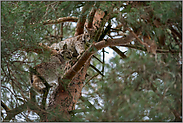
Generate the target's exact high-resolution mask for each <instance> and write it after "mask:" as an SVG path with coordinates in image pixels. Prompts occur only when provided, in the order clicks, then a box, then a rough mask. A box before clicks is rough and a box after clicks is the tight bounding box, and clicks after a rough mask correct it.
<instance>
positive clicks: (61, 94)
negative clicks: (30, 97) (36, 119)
mask: <svg viewBox="0 0 183 123" xmlns="http://www.w3.org/2000/svg"><path fill="white" fill-rule="evenodd" d="M89 64H90V58H89V59H88V60H87V61H86V63H85V64H84V65H83V67H82V68H81V69H80V70H79V72H78V73H77V74H76V75H75V76H74V77H73V78H72V80H71V81H70V84H69V85H68V88H67V90H65V89H64V88H63V85H62V84H60V86H58V87H57V88H56V90H55V91H54V92H53V93H52V95H51V96H50V102H49V108H48V112H51V113H53V114H54V111H55V113H58V112H59V114H56V115H53V117H49V118H47V120H48V121H70V118H71V116H70V114H69V111H72V110H74V109H75V104H76V103H77V101H78V99H79V98H80V96H81V91H82V88H83V84H84V81H85V76H86V71H87V69H88V67H89ZM58 109H59V111H58ZM49 115H50V114H49Z"/></svg>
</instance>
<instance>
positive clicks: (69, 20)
mask: <svg viewBox="0 0 183 123" xmlns="http://www.w3.org/2000/svg"><path fill="white" fill-rule="evenodd" d="M77 21H78V18H77V17H62V18H58V19H56V20H47V21H45V22H43V25H48V24H58V23H62V22H77Z"/></svg>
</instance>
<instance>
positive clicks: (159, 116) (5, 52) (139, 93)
mask: <svg viewBox="0 0 183 123" xmlns="http://www.w3.org/2000/svg"><path fill="white" fill-rule="evenodd" d="M86 3H87V2H83V1H78V2H75V1H64V2H63V1H54V2H53V1H16V2H13V1H2V2H1V100H2V101H3V102H4V103H5V104H6V105H7V106H8V107H9V108H10V109H13V108H16V107H19V106H20V105H21V104H24V101H27V99H29V90H30V84H29V81H30V80H29V79H30V78H29V70H28V68H29V67H30V66H31V67H34V66H35V65H38V64H40V63H41V62H45V61H47V60H48V59H49V57H50V52H43V53H42V52H41V53H40V52H38V50H40V49H41V47H40V46H38V43H40V42H43V40H46V36H50V37H51V36H53V37H52V39H50V38H49V39H47V41H48V44H52V43H54V42H58V41H61V40H60V39H59V38H57V37H56V36H60V35H61V34H60V31H59V30H60V28H61V27H60V26H61V25H60V24H55V25H54V26H53V25H43V24H42V23H43V22H44V21H46V20H49V19H50V20H54V19H58V18H60V17H68V16H74V17H80V16H81V15H80V13H81V10H82V7H83V6H84V5H85V4H86ZM95 3H96V4H98V6H94V5H95ZM90 4H91V5H93V6H94V7H96V8H100V9H101V10H103V11H106V12H107V13H108V14H109V15H110V18H111V23H112V28H115V27H116V26H117V25H118V24H120V23H121V21H120V20H119V19H121V18H120V17H121V16H123V17H124V20H125V21H124V24H126V25H123V26H124V27H120V28H119V29H118V30H117V31H119V30H120V31H123V30H126V28H125V27H130V28H132V29H133V31H134V32H135V29H138V28H141V30H142V33H141V35H140V36H139V38H140V39H141V40H142V41H144V40H143V36H144V35H147V34H149V35H150V37H151V39H153V40H155V42H156V45H157V48H158V51H159V52H160V51H161V50H163V51H164V50H165V51H167V52H165V53H162V54H161V53H157V59H155V57H154V56H153V55H152V54H150V53H148V52H146V51H144V49H145V47H144V46H142V45H140V44H139V43H137V40H134V41H133V43H132V44H129V45H130V46H131V47H133V48H134V49H132V48H130V47H128V50H127V52H126V53H125V55H126V56H127V58H126V59H122V58H121V57H120V56H119V55H118V54H116V53H115V54H114V57H112V58H111V59H109V60H108V62H107V61H104V62H105V64H104V73H103V74H104V75H105V77H102V76H101V75H100V74H98V73H97V72H96V71H95V70H94V69H93V68H91V67H90V68H89V69H88V71H87V73H88V77H87V79H86V80H85V85H84V88H83V90H82V92H83V93H82V96H83V97H85V98H86V100H87V101H86V102H84V101H82V100H79V101H78V103H77V106H76V110H75V111H76V112H77V111H78V112H77V113H73V114H72V115H71V117H72V118H71V121H78V122H79V121H82V122H86V121H101V122H102V121H118V122H121V121H176V120H177V119H176V118H177V117H176V115H175V113H177V114H179V115H180V116H181V114H182V105H181V104H182V100H181V96H182V95H181V93H182V81H181V80H182V53H181V52H182V49H181V47H182V43H181V42H182V39H180V38H179V35H178V34H180V35H181V34H182V2H181V1H179V2H174V1H172V2H169V1H166V2H159V1H154V2H153V1H150V2H149V1H148V2H137V3H134V2H123V1H115V2H111V1H106V2H90ZM113 7H114V9H113V10H112V8H113ZM147 8H152V10H153V11H152V13H148V12H147ZM89 13H90V10H88V11H86V12H85V13H84V14H87V15H89ZM142 15H150V16H151V18H150V19H149V20H148V19H147V20H145V19H143V18H142ZM157 18H158V19H159V20H158V21H159V22H160V25H159V26H157V25H155V24H154V20H156V19H157ZM108 22H109V21H108ZM104 25H105V24H104ZM170 27H173V28H174V30H175V32H173V31H172V30H171V28H170ZM110 31H111V32H112V31H113V30H112V29H111V30H110ZM115 31H116V30H115ZM74 33H75V25H74V24H73V23H70V22H65V23H64V25H63V36H64V37H63V40H64V39H66V38H68V37H72V36H73V35H74ZM117 33H119V32H117ZM123 33H127V34H128V33H129V32H128V31H124V32H123ZM54 36H55V37H56V38H55V37H54ZM110 36H111V35H108V37H107V35H106V37H107V38H111V37H110ZM161 36H162V37H163V36H164V37H165V38H164V39H163V41H164V44H163V43H162V42H161V40H160V37H161ZM181 36H182V35H181ZM106 37H105V39H106ZM124 37H125V36H124ZM140 46H141V47H140ZM138 47H140V48H138ZM95 50H96V49H95ZM141 50H143V51H141ZM173 51H176V52H173ZM107 52H108V51H107V50H106V51H105V53H107ZM95 56H97V58H99V59H100V60H101V61H103V57H102V52H98V54H95ZM91 64H92V65H93V66H95V67H96V68H97V69H98V70H103V64H102V63H101V62H99V61H98V60H96V59H95V58H92V61H91ZM36 100H37V102H38V104H40V102H41V100H42V98H41V97H40V95H37V97H36ZM37 102H35V103H37ZM55 112H59V108H58V110H55V111H53V112H49V113H50V115H48V118H52V117H53V115H55ZM30 114H31V116H30V115H29V116H30V117H29V118H30V119H28V118H27V116H26V115H27V112H26V111H24V112H21V113H20V114H18V115H16V117H15V118H14V119H12V120H11V121H14V122H16V121H17V122H19V121H36V122H38V121H40V117H39V116H38V114H36V113H34V112H31V113H30ZM5 115H6V113H5V111H4V110H3V111H2V117H1V119H3V117H5ZM57 115H58V116H59V115H60V114H59V113H58V114H57ZM34 116H35V117H34ZM55 116H56V115H55ZM60 118H61V119H62V117H60ZM178 120H180V119H178Z"/></svg>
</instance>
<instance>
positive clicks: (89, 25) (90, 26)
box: [87, 8, 97, 28]
mask: <svg viewBox="0 0 183 123" xmlns="http://www.w3.org/2000/svg"><path fill="white" fill-rule="evenodd" d="M96 10H97V9H96V8H93V9H92V10H91V12H90V14H89V17H88V26H87V27H88V28H92V27H93V18H94V15H95V12H96Z"/></svg>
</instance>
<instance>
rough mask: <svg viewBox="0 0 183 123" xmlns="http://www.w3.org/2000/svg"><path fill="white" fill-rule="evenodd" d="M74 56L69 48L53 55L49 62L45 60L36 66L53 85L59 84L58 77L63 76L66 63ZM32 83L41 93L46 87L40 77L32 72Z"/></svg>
mask: <svg viewBox="0 0 183 123" xmlns="http://www.w3.org/2000/svg"><path fill="white" fill-rule="evenodd" d="M71 58H72V53H71V52H70V51H68V50H62V51H60V53H59V54H57V55H54V56H51V57H50V59H49V61H48V62H43V63H41V64H39V65H37V66H35V67H34V68H35V69H36V71H37V72H38V73H39V74H40V75H41V76H42V77H43V78H44V79H45V80H46V81H47V82H48V84H50V85H51V86H52V87H55V86H57V85H58V78H59V77H62V76H61V75H62V74H63V71H64V67H65V63H66V62H67V61H68V60H70V59H71ZM30 79H31V85H32V86H33V87H34V88H35V90H36V91H37V92H39V93H42V92H43V90H44V88H45V87H46V86H45V85H44V84H43V82H42V81H41V80H40V78H39V77H38V76H37V75H35V74H33V73H30Z"/></svg>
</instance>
